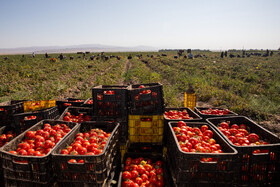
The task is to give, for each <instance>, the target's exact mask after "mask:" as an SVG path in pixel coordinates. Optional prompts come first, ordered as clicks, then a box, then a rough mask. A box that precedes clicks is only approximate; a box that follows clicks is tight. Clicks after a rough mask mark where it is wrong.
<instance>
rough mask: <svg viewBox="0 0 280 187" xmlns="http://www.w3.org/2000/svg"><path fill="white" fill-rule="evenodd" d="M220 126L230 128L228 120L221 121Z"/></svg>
mask: <svg viewBox="0 0 280 187" xmlns="http://www.w3.org/2000/svg"><path fill="white" fill-rule="evenodd" d="M220 127H222V128H223V129H229V125H228V123H227V122H222V123H220Z"/></svg>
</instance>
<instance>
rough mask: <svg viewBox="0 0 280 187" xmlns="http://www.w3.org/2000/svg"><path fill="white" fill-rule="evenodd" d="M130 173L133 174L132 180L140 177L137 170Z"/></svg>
mask: <svg viewBox="0 0 280 187" xmlns="http://www.w3.org/2000/svg"><path fill="white" fill-rule="evenodd" d="M130 173H131V179H136V178H137V177H138V175H139V173H138V171H137V170H132V171H131V172H130Z"/></svg>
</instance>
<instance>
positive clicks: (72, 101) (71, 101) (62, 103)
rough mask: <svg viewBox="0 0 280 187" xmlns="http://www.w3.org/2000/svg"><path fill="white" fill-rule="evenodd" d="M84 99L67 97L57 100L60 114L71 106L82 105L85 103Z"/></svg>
mask: <svg viewBox="0 0 280 187" xmlns="http://www.w3.org/2000/svg"><path fill="white" fill-rule="evenodd" d="M84 102H85V100H84V99H77V98H67V99H64V100H57V101H56V105H57V106H58V110H59V114H62V113H63V112H64V110H65V109H66V108H67V107H69V106H75V107H80V106H82V105H83V104H84Z"/></svg>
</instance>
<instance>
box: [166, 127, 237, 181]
mask: <svg viewBox="0 0 280 187" xmlns="http://www.w3.org/2000/svg"><path fill="white" fill-rule="evenodd" d="M186 125H187V126H190V127H198V128H200V127H201V126H202V125H207V126H208V128H209V130H211V131H212V132H213V138H214V139H215V140H216V143H218V144H220V146H221V148H222V150H223V151H224V153H200V152H195V153H192V152H183V151H182V150H181V148H180V145H179V143H178V141H177V138H176V136H175V133H174V131H173V127H174V126H177V122H169V129H168V134H167V136H168V139H167V157H168V159H169V167H170V169H171V173H172V177H173V179H174V180H175V182H176V183H178V184H185V185H187V184H188V185H191V186H203V185H205V184H207V185H213V186H215V185H226V186H232V185H233V184H234V179H235V178H234V177H235V176H236V175H237V173H236V171H237V169H236V168H237V167H238V162H237V151H236V150H235V149H234V148H232V147H231V146H230V145H229V144H228V143H227V142H226V141H225V140H224V139H223V138H222V136H221V135H220V134H219V133H218V132H217V131H216V130H215V129H214V127H212V126H211V125H209V124H208V123H203V122H186ZM203 158H206V159H207V158H215V159H218V161H214V162H203V161H201V159H203Z"/></svg>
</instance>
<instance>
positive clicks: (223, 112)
mask: <svg viewBox="0 0 280 187" xmlns="http://www.w3.org/2000/svg"><path fill="white" fill-rule="evenodd" d="M200 112H201V113H202V114H207V115H228V114H229V113H230V111H229V110H228V109H223V110H219V109H212V108H209V109H207V110H201V111H200Z"/></svg>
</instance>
